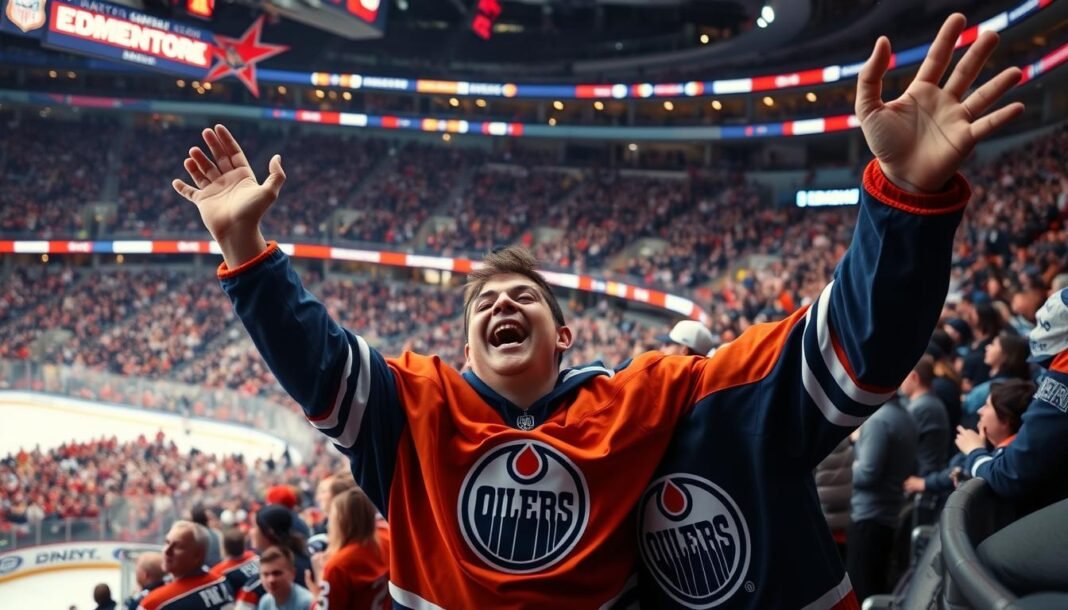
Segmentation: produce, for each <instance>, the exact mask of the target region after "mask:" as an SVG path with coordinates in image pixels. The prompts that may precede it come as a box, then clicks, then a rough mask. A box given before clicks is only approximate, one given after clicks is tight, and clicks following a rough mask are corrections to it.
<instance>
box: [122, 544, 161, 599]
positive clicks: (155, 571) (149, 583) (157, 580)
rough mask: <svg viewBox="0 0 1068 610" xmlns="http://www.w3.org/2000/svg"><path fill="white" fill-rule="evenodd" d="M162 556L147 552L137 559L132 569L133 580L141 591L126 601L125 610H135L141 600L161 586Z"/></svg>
mask: <svg viewBox="0 0 1068 610" xmlns="http://www.w3.org/2000/svg"><path fill="white" fill-rule="evenodd" d="M163 576H164V572H163V555H162V554H160V553H155V552H149V553H141V554H140V555H138V557H137V565H136V566H135V568H134V579H135V580H137V586H138V587H141V590H140V591H138V592H137V593H135V594H134V595H132V596H130V598H129V599H127V600H126V604H125V606H126V610H137V607H138V606H139V605H141V600H143V599H145V597H147V596H148V594H149V593H151V592H152V591H155V590H156V589H158V588H160V587H162V586H163Z"/></svg>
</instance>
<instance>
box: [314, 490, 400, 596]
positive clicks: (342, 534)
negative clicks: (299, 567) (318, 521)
mask: <svg viewBox="0 0 1068 610" xmlns="http://www.w3.org/2000/svg"><path fill="white" fill-rule="evenodd" d="M327 524H328V526H327V538H328V539H329V543H328V545H327V547H326V551H325V552H323V553H317V554H316V556H315V557H313V559H312V563H313V565H314V566H315V569H316V572H317V573H319V572H320V566H321V574H320V577H319V578H317V579H315V581H316V582H317V587H316V588H317V589H319V590H318V591H314V590H313V591H312V593H315V594H316V599H317V600H318V603H317V605H316V608H321V609H326V608H339V609H340V608H343V609H345V610H379V609H382V608H389V607H391V603H390V599H389V590H388V588H387V583H388V582H389V528H388V527H387V526H386V523H385V521H384V520H381V519H379V518H378V511H377V510H376V509H375V506H374V504H372V503H371V500H370V499H369V498H368V497H367V494H365V493H364V492H363V490H362V489H360V488H359V487H352V488H350V489H348V490H346V491H343V492H341V493H340V494H338V495H336V496H334V499H333V500H331V502H330V514H329V519H328V521H327ZM324 563H325V565H324Z"/></svg>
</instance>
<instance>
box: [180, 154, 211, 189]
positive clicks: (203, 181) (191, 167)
mask: <svg viewBox="0 0 1068 610" xmlns="http://www.w3.org/2000/svg"><path fill="white" fill-rule="evenodd" d="M182 165H183V166H184V167H185V171H186V172H188V173H189V177H190V178H192V179H193V184H196V185H197V188H199V189H202V188H204V187H205V186H207V185H208V184H209V183H210V182H211V181H210V180H208V177H207V176H205V175H204V173H203V172H201V171H200V166H198V165H197V162H196V161H194V160H192V159H186V160H185V163H183V164H182Z"/></svg>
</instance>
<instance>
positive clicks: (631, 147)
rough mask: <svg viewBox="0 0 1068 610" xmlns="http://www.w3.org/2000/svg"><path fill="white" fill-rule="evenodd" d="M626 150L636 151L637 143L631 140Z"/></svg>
mask: <svg viewBox="0 0 1068 610" xmlns="http://www.w3.org/2000/svg"><path fill="white" fill-rule="evenodd" d="M627 150H629V151H630V152H638V145H637V144H635V143H634V142H631V143H630V144H627Z"/></svg>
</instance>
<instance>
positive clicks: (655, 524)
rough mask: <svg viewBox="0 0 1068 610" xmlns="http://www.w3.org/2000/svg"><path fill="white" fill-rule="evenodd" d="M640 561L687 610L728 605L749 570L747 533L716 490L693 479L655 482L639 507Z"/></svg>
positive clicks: (723, 494) (731, 506)
mask: <svg viewBox="0 0 1068 610" xmlns="http://www.w3.org/2000/svg"><path fill="white" fill-rule="evenodd" d="M638 528H639V535H640V540H639V548H640V550H641V556H642V561H643V562H644V563H645V565H646V567H647V568H648V571H649V572H650V573H651V574H652V576H653V577H654V579H655V580H656V582H657V584H658V585H659V586H660V589H661V590H663V591H664V592H665V593H667V594H668V595H670V596H671V598H672V599H674V600H675V601H677V602H679V603H680V604H682V605H684V606H685V607H687V608H701V609H704V608H713V607H715V606H718V605H720V604H721V603H723V602H725V601H726V600H727V599H729V598H730V597H731V596H732V595H734V593H735V592H736V591H737V590H738V588H739V587H740V586H741V585H742V582H743V581H744V580H745V574H746V572H747V571H748V570H749V559H750V554H751V553H750V542H749V529H748V527H747V525H746V523H745V518H744V517H743V516H742V512H741V511H740V510H739V509H738V505H737V504H735V502H734V500H733V499H732V498H731V497H730V496H729V495H727V492H725V491H723V489H722V488H720V487H719V486H718V485H716V484H714V483H712V482H711V481H709V480H707V479H704V478H701V477H697V476H694V475H691V474H673V475H667V476H664V477H661V478H659V479H657V480H656V481H653V483H652V484H651V485H650V486H649V488H648V489H646V491H645V494H644V495H643V496H642V500H641V502H640V503H639V504H638Z"/></svg>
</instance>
